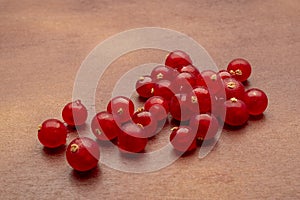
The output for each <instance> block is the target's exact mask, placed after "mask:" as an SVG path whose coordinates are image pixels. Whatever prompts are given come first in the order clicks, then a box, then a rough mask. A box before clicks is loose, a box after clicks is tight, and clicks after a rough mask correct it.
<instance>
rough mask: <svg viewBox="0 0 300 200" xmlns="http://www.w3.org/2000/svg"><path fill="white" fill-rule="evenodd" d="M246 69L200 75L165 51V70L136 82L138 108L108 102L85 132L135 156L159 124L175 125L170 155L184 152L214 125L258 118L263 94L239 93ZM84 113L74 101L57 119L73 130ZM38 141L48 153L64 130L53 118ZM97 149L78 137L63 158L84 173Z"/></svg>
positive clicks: (242, 63)
mask: <svg viewBox="0 0 300 200" xmlns="http://www.w3.org/2000/svg"><path fill="white" fill-rule="evenodd" d="M250 74H251V66H250V64H249V62H247V61H246V60H244V59H240V58H239V59H235V60H233V61H231V62H230V63H229V64H228V67H227V70H221V71H219V72H214V71H212V70H205V71H202V72H200V71H199V70H198V69H197V68H196V67H195V66H194V65H193V64H192V60H191V58H190V57H189V55H187V54H186V53H185V52H183V51H180V50H177V51H173V52H171V53H170V54H169V55H168V56H167V58H166V60H165V65H159V66H157V67H155V68H154V69H153V70H152V72H151V74H150V75H144V76H142V77H141V78H140V79H138V80H137V82H136V92H137V93H138V95H139V96H140V97H142V98H143V99H144V100H145V103H144V107H142V108H139V109H137V111H135V108H134V103H133V102H132V101H131V100H130V99H129V98H127V97H124V96H117V97H114V98H113V99H111V100H110V102H109V103H108V105H107V110H106V111H102V112H99V113H97V114H96V116H94V118H93V120H92V122H91V130H92V132H93V134H94V135H95V136H96V137H97V139H98V140H100V141H111V140H117V146H118V148H119V149H120V151H121V152H125V153H139V152H142V151H144V150H145V147H146V145H147V142H148V139H149V138H151V137H153V136H155V135H156V134H158V133H159V132H160V130H161V128H162V127H163V126H164V124H165V122H166V121H167V120H170V119H174V120H175V121H179V122H180V125H179V126H178V127H177V126H176V127H173V128H172V129H171V134H170V142H171V144H172V146H173V147H174V149H175V150H176V151H179V152H181V153H186V152H190V151H193V150H195V149H196V148H197V145H198V144H199V142H197V141H203V140H213V139H214V137H215V136H216V134H217V132H218V130H219V128H220V124H223V122H225V123H226V124H227V125H229V126H243V125H244V124H246V122H247V120H248V118H249V115H254V116H256V115H261V114H262V113H263V112H264V111H265V109H266V108H267V105H268V98H267V96H266V94H265V93H264V92H263V91H262V90H259V89H256V88H252V89H249V90H245V86H244V84H243V83H244V82H245V81H247V79H248V78H249V76H250ZM87 115H88V112H87V109H86V108H85V106H84V105H83V104H82V103H81V102H80V101H79V100H77V101H75V102H71V103H69V104H67V105H66V106H65V107H64V109H63V111H62V117H63V120H64V121H65V123H66V124H67V125H68V126H74V127H78V126H81V125H83V124H84V123H85V121H86V119H87ZM38 138H39V140H40V142H41V143H42V144H43V145H44V146H45V147H48V148H56V147H59V146H61V145H64V144H65V143H66V138H67V128H66V126H65V125H64V123H62V122H60V121H59V120H57V119H49V120H46V121H44V122H43V124H42V125H41V127H40V129H39V132H38ZM99 157H100V151H99V144H98V143H97V142H95V141H94V140H92V139H90V138H87V137H81V138H79V137H78V138H76V139H74V140H73V141H72V142H70V144H69V145H68V148H67V150H66V158H67V161H68V163H69V164H70V165H71V166H72V167H73V168H74V169H75V170H78V171H87V170H90V169H92V168H94V167H95V166H97V163H98V161H99Z"/></svg>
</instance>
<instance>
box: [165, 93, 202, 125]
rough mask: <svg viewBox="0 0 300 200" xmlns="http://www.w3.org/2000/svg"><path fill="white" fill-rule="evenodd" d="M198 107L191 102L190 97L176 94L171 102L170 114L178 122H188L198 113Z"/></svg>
mask: <svg viewBox="0 0 300 200" xmlns="http://www.w3.org/2000/svg"><path fill="white" fill-rule="evenodd" d="M197 106H198V105H197V104H194V103H193V102H192V101H191V98H189V95H187V94H176V95H175V96H173V98H172V99H171V101H170V114H171V115H172V117H173V118H174V119H176V120H178V121H187V120H189V119H190V117H191V116H192V115H193V114H194V113H196V112H197ZM198 112H199V111H198Z"/></svg>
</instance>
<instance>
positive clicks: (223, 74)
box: [217, 70, 232, 80]
mask: <svg viewBox="0 0 300 200" xmlns="http://www.w3.org/2000/svg"><path fill="white" fill-rule="evenodd" d="M217 74H218V76H219V77H220V78H221V79H223V80H224V79H226V78H231V77H232V76H231V74H230V73H229V72H228V71H227V70H220V71H219V72H218V73H217Z"/></svg>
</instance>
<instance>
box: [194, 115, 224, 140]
mask: <svg viewBox="0 0 300 200" xmlns="http://www.w3.org/2000/svg"><path fill="white" fill-rule="evenodd" d="M189 125H190V127H191V128H192V129H194V130H196V131H197V139H199V140H210V139H212V138H214V137H215V135H216V134H217V132H218V129H219V123H218V120H217V118H216V117H215V116H213V115H209V114H198V115H194V116H192V118H191V120H190V124H189Z"/></svg>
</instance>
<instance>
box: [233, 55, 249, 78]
mask: <svg viewBox="0 0 300 200" xmlns="http://www.w3.org/2000/svg"><path fill="white" fill-rule="evenodd" d="M227 71H228V72H229V73H230V74H231V75H232V76H233V78H235V79H236V80H239V81H241V82H244V81H246V80H247V79H248V78H249V77H250V75H251V65H250V63H249V62H248V61H247V60H245V59H243V58H237V59H234V60H232V61H231V62H230V63H229V64H228V67H227Z"/></svg>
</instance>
